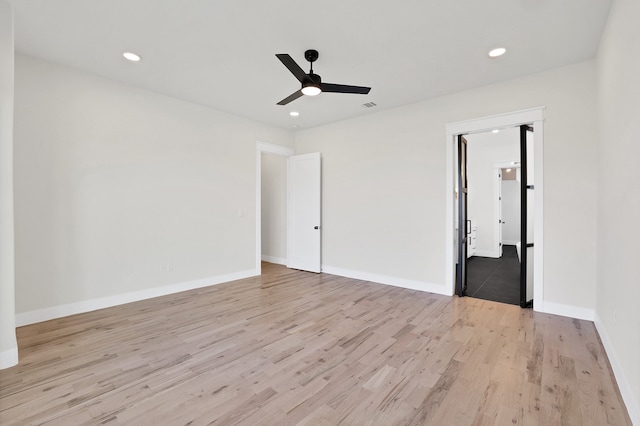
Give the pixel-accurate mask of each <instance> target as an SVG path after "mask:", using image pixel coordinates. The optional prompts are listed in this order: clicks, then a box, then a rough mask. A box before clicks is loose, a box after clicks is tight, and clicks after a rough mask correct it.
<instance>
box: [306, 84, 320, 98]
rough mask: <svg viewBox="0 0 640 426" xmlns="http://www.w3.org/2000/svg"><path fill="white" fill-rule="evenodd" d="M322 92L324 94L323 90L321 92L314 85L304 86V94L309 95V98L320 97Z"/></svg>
mask: <svg viewBox="0 0 640 426" xmlns="http://www.w3.org/2000/svg"><path fill="white" fill-rule="evenodd" d="M320 92H322V90H320V88H319V87H318V86H314V85H311V84H310V85H307V86H304V87H303V88H302V93H303V94H305V95H307V96H316V95H319V94H320Z"/></svg>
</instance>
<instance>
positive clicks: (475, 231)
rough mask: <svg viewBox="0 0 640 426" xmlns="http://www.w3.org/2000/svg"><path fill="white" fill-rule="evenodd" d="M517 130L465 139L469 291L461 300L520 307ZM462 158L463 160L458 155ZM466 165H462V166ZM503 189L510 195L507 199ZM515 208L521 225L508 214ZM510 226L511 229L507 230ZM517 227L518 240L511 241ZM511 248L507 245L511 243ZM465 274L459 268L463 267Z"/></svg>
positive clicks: (486, 133)
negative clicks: (507, 238) (468, 297)
mask: <svg viewBox="0 0 640 426" xmlns="http://www.w3.org/2000/svg"><path fill="white" fill-rule="evenodd" d="M519 135H520V132H519V128H518V127H511V128H505V129H494V130H492V131H489V132H480V133H475V134H471V135H465V137H464V138H465V139H466V141H467V144H466V155H464V156H463V157H464V158H465V159H466V169H467V170H466V171H465V175H466V178H467V181H468V182H467V190H466V192H465V194H462V193H461V195H466V197H467V201H466V208H467V218H466V228H467V229H466V232H467V239H468V240H469V242H468V244H467V247H468V248H467V256H466V258H462V259H463V260H464V262H460V259H461V257H459V258H458V263H459V265H460V264H461V263H462V264H464V263H466V267H465V268H464V269H466V272H467V273H466V280H467V289H466V291H464V292H463V294H462V295H464V296H470V297H474V298H479V299H486V300H492V301H496V302H502V303H509V304H513V305H518V304H520V262H519V260H518V259H519V258H518V256H517V250H516V242H517V241H518V240H519V239H520V237H519V235H520V228H519V226H517V225H519V223H520V220H519V215H520V199H519V197H518V196H516V195H517V194H519V192H517V193H513V191H511V192H510V190H513V189H514V187H515V189H517V190H519V186H518V182H517V180H519V172H517V171H518V170H519V168H520V144H519V141H518V138H519ZM459 158H462V157H460V155H459ZM460 163H461V162H460V161H459V164H460ZM503 185H504V186H505V191H504V192H505V194H503V190H502V188H503ZM514 208H515V209H516V212H517V216H518V220H517V221H516V220H514V218H513V217H510V218H509V220H505V216H507V215H508V213H513V210H514ZM507 226H510V228H507ZM514 226H515V231H516V232H515V233H516V235H515V236H514V235H511V236H509V235H508V234H509V232H506V233H507V236H508V237H510V239H511V241H505V238H504V235H503V234H504V233H503V231H510V230H512V228H513V227H514ZM507 243H508V244H507ZM458 269H460V266H459V267H458Z"/></svg>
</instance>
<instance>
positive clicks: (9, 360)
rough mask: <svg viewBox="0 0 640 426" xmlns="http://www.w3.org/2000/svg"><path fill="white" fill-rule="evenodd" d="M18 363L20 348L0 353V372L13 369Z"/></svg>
mask: <svg viewBox="0 0 640 426" xmlns="http://www.w3.org/2000/svg"><path fill="white" fill-rule="evenodd" d="M17 363H18V348H12V349H7V350H6V351H2V352H0V370H2V369H3V368H9V367H13V366H14V365H16V364H17Z"/></svg>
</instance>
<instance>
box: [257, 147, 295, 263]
mask: <svg viewBox="0 0 640 426" xmlns="http://www.w3.org/2000/svg"><path fill="white" fill-rule="evenodd" d="M263 153H267V154H276V155H281V156H283V157H291V156H292V155H295V150H294V149H293V148H289V147H287V146H282V145H276V144H272V143H268V142H260V141H257V142H256V275H261V274H262V154H263ZM285 238H286V237H285Z"/></svg>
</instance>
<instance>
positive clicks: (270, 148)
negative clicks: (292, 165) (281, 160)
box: [256, 141, 296, 157]
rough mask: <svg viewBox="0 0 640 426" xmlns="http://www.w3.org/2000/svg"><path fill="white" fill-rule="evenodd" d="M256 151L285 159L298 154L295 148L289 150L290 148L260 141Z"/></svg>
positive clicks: (257, 143)
mask: <svg viewBox="0 0 640 426" xmlns="http://www.w3.org/2000/svg"><path fill="white" fill-rule="evenodd" d="M256 150H258V151H260V152H268V153H270V154H277V155H282V156H283V157H290V156H292V155H294V154H295V153H296V152H295V150H294V149H293V148H289V147H288V146H282V145H276V144H273V143H268V142H260V141H258V142H256Z"/></svg>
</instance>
